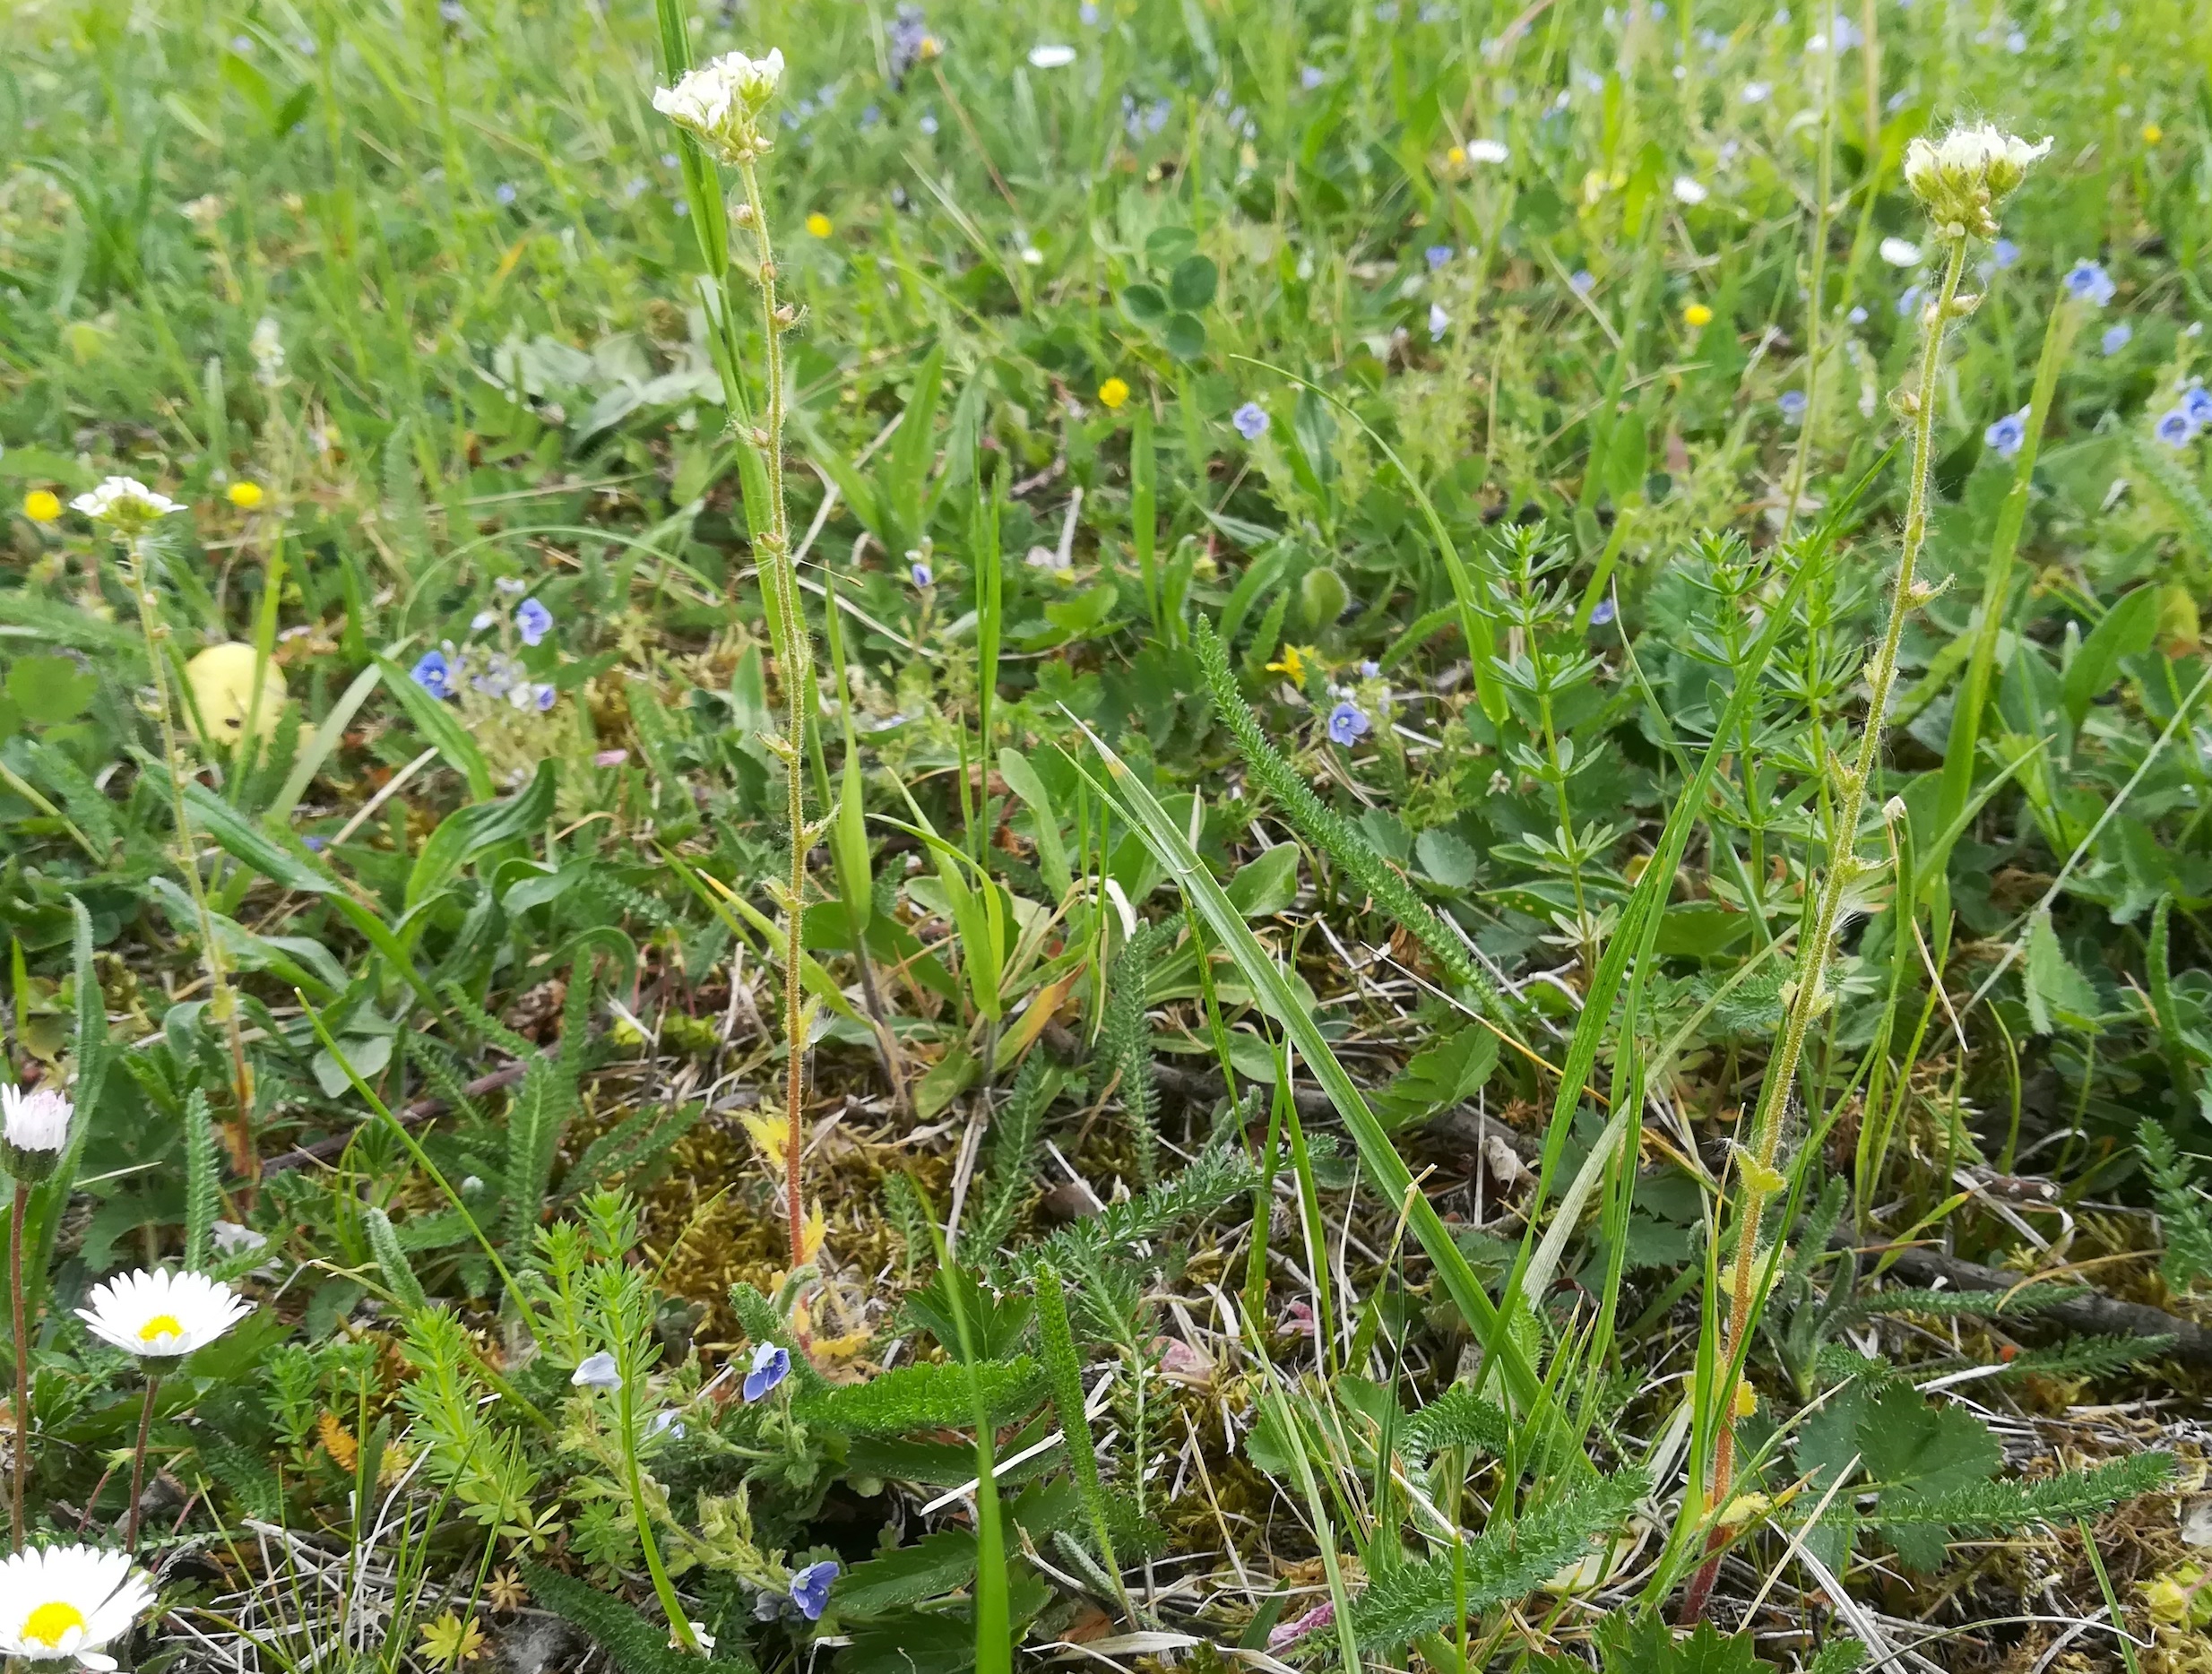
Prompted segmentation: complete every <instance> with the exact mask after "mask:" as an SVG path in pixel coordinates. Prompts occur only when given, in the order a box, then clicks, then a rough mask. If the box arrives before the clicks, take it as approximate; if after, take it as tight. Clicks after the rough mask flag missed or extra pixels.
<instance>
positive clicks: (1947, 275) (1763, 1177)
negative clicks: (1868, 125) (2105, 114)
mask: <svg viewBox="0 0 2212 1674" xmlns="http://www.w3.org/2000/svg"><path fill="white" fill-rule="evenodd" d="M1948 243H1949V246H1950V248H1949V252H1948V256H1947V257H1946V259H1945V262H1944V268H1943V285H1942V289H1941V290H1940V293H1939V294H1938V297H1937V298H1936V301H1935V303H1934V304H1933V306H1931V308H1930V309H1929V311H1928V314H1927V315H1926V317H1925V324H1924V325H1923V339H1922V342H1921V351H1920V375H1919V380H1918V382H1917V383H1916V384H1914V388H1913V390H1912V392H1911V393H1910V397H1909V400H1910V408H1909V410H1910V413H1911V417H1912V420H1913V453H1912V464H1911V471H1912V478H1911V486H1910V488H1909V489H1908V491H1907V496H1906V500H1905V537H1904V542H1903V545H1902V548H1901V549H1900V551H1899V554H1898V558H1897V584H1896V587H1895V589H1894V591H1893V592H1892V595H1891V598H1890V604H1889V621H1888V627H1887V629H1886V630H1885V631H1884V633H1883V634H1882V640H1881V645H1880V648H1879V650H1878V651H1876V652H1875V654H1874V660H1873V662H1872V664H1871V667H1870V668H1869V669H1868V673H1867V718H1866V725H1865V726H1864V728H1863V729H1862V730H1861V733H1860V736H1859V750H1858V755H1857V757H1856V758H1855V760H1854V761H1853V764H1852V765H1851V766H1850V767H1849V768H1846V769H1843V770H1841V771H1840V772H1838V773H1837V777H1838V779H1839V780H1840V781H1841V782H1840V783H1839V784H1838V786H1837V787H1836V815H1835V825H1834V831H1835V833H1836V834H1835V841H1834V846H1833V851H1832V852H1831V854H1830V856H1829V859H1828V867H1827V876H1826V877H1825V878H1824V879H1823V880H1822V883H1821V888H1820V895H1819V902H1818V904H1817V905H1816V906H1815V908H1814V910H1813V916H1812V923H1811V925H1810V933H1809V934H1808V935H1807V936H1806V937H1805V939H1804V940H1803V942H1802V944H1801V945H1800V946H1799V948H1798V953H1797V965H1796V970H1795V972H1794V974H1793V978H1792V981H1791V988H1790V989H1789V995H1790V998H1789V1005H1788V1010H1787V1011H1786V1012H1785V1013H1784V1017H1783V1023H1782V1038H1781V1040H1780V1041H1779V1042H1778V1043H1777V1045H1776V1051H1775V1057H1774V1059H1773V1061H1772V1062H1771V1063H1770V1064H1768V1066H1767V1076H1766V1081H1765V1083H1764V1084H1763V1085H1762V1086H1761V1087H1760V1089H1759V1099H1758V1109H1757V1110H1756V1112H1755V1114H1754V1116H1753V1117H1752V1124H1751V1140H1750V1144H1749V1145H1748V1146H1746V1147H1744V1149H1743V1151H1742V1153H1741V1158H1740V1165H1741V1166H1740V1167H1739V1168H1738V1169H1737V1181H1738V1186H1737V1192H1738V1198H1737V1211H1736V1247H1735V1256H1734V1260H1733V1262H1732V1265H1731V1270H1730V1280H1729V1286H1728V1316H1727V1336H1726V1339H1725V1347H1726V1350H1727V1352H1726V1354H1725V1356H1724V1364H1725V1368H1726V1375H1725V1376H1723V1377H1721V1378H1720V1379H1719V1380H1718V1381H1719V1387H1718V1388H1717V1389H1716V1390H1715V1392H1714V1398H1715V1402H1716V1410H1717V1412H1718V1424H1719V1430H1718V1433H1717V1435H1716V1436H1715V1441H1714V1452H1713V1478H1712V1486H1711V1488H1710V1490H1709V1491H1708V1493H1707V1499H1706V1503H1707V1507H1708V1508H1709V1509H1711V1510H1713V1511H1716V1512H1717V1511H1720V1510H1722V1509H1724V1508H1725V1506H1727V1504H1728V1490H1729V1484H1730V1481H1731V1480H1732V1477H1733V1474H1734V1466H1735V1402H1736V1379H1737V1377H1739V1376H1741V1373H1740V1372H1739V1371H1738V1369H1737V1368H1740V1367H1741V1363H1742V1359H1743V1353H1744V1350H1745V1348H1746V1346H1747V1343H1746V1336H1747V1333H1749V1331H1750V1325H1751V1307H1752V1293H1753V1289H1754V1286H1753V1270H1754V1268H1755V1267H1756V1265H1757V1264H1758V1224H1759V1217H1760V1216H1761V1215H1762V1214H1763V1213H1764V1212H1765V1211H1766V1208H1767V1201H1768V1200H1769V1198H1771V1197H1772V1196H1773V1195H1775V1194H1776V1193H1777V1192H1778V1191H1780V1190H1781V1189H1782V1188H1783V1186H1784V1185H1785V1184H1786V1182H1785V1181H1784V1178H1783V1176H1782V1174H1781V1173H1780V1172H1779V1171H1778V1170H1777V1169H1776V1167H1775V1161H1776V1154H1777V1153H1778V1152H1779V1151H1780V1149H1781V1143H1782V1129H1783V1118H1784V1115H1785V1113H1786V1112H1787V1110H1788V1109H1789V1101H1790V1095H1791V1093H1792V1092H1793V1091H1794V1088H1795V1085H1796V1081H1797V1070H1798V1065H1799V1063H1800V1061H1801V1060H1802V1057H1803V1056H1804V1050H1805V1041H1806V1039H1807V1037H1808V1036H1809V1035H1810V1033H1811V1031H1812V1026H1813V1024H1814V1023H1815V1022H1817V1021H1818V1020H1819V1018H1820V1017H1821V1016H1823V1015H1825V1014H1827V1010H1828V1008H1829V1006H1830V1005H1832V1004H1833V998H1834V997H1833V996H1832V995H1831V994H1830V993H1829V991H1828V988H1827V965H1828V956H1829V954H1830V953H1831V951H1832V950H1833V948H1834V945H1835V941H1836V928H1837V927H1838V924H1839V923H1840V921H1841V919H1842V916H1843V907H1844V897H1845V893H1846V892H1847V891H1848V890H1849V889H1850V887H1851V885H1852V884H1853V882H1854V881H1856V880H1857V879H1858V878H1860V877H1862V876H1863V875H1864V872H1865V867H1863V866H1862V863H1861V861H1860V860H1859V858H1858V837H1859V817H1860V814H1861V812H1862V808H1863V807H1864V806H1865V801H1866V788H1867V785H1868V784H1869V782H1870V781H1871V780H1872V778H1873V776H1874V772H1875V770H1876V768H1877V767H1878V766H1879V764H1880V750H1881V740H1882V731H1883V728H1882V717H1883V715H1884V714H1885V712H1887V711H1888V706H1889V689H1890V687H1891V686H1892V685H1893V684H1894V683H1895V682H1896V679H1897V645H1898V642H1899V641H1900V640H1902V639H1903V637H1904V634H1905V618H1906V617H1908V616H1909V615H1910V614H1911V613H1912V611H1913V610H1914V608H1915V607H1916V606H1918V605H1920V604H1922V603H1923V602H1924V601H1925V600H1926V598H1927V597H1928V593H1927V591H1925V590H1923V589H1921V588H1918V587H1916V586H1915V584H1914V579H1913V571H1914V565H1915V563H1916V562H1917V561H1918V559H1919V557H1920V549H1921V548H1922V547H1923V545H1924V544H1925V543H1926V540H1927V538H1928V476H1929V471H1930V469H1931V463H1932V456H1933V450H1934V432H1935V404H1936V399H1937V394H1938V391H1937V388H1936V375H1937V372H1938V370H1939V367H1940V358H1941V354H1942V349H1943V334H1944V331H1945V329H1946V327H1947V326H1948V324H1949V323H1950V320H1951V317H1952V312H1953V309H1954V307H1955V306H1956V305H1957V297H1958V280H1959V275H1960V274H1961V273H1962V272H1965V270H1966V237H1965V236H1964V233H1963V232H1962V233H1961V234H1960V235H1959V236H1957V237H1953V238H1951V239H1949V240H1948ZM1898 910H1904V904H1903V903H1902V902H1900V903H1899V908H1898ZM1712 1539H1713V1540H1714V1541H1715V1542H1716V1543H1717V1541H1718V1540H1721V1539H1724V1530H1723V1529H1722V1528H1721V1527H1720V1526H1718V1525H1716V1526H1715V1530H1714V1532H1713V1536H1712ZM1711 1552H1712V1555H1711V1556H1710V1557H1708V1558H1707V1560H1706V1562H1705V1564H1704V1565H1703V1566H1702V1567H1700V1568H1699V1570H1698V1574H1697V1576H1696V1577H1695V1579H1693V1580H1692V1582H1691V1583H1690V1587H1689V1594H1688V1596H1687V1597H1686V1598H1685V1600H1684V1601H1683V1609H1682V1617H1683V1619H1684V1620H1685V1621H1692V1622H1694V1621H1696V1620H1697V1619H1698V1617H1699V1615H1701V1614H1702V1613H1703V1611H1704V1609H1705V1601H1706V1599H1707V1596H1708V1595H1709V1594H1710V1593H1711V1592H1712V1588H1713V1581H1714V1577H1715V1575H1716V1574H1717V1572H1718V1569H1719V1563H1720V1558H1719V1552H1718V1549H1717V1544H1715V1546H1714V1547H1713V1548H1712V1549H1711Z"/></svg>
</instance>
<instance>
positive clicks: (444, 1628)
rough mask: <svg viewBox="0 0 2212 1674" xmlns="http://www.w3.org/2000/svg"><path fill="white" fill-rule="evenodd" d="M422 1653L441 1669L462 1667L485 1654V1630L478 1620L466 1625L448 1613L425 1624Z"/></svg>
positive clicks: (470, 1620) (467, 1622) (470, 1619)
mask: <svg viewBox="0 0 2212 1674" xmlns="http://www.w3.org/2000/svg"><path fill="white" fill-rule="evenodd" d="M422 1653H423V1655H424V1656H425V1657H427V1658H428V1660H429V1661H432V1662H433V1663H435V1664H436V1665H437V1666H438V1667H439V1668H447V1669H450V1668H458V1667H460V1666H461V1664H462V1663H463V1662H468V1661H473V1660H474V1659H476V1658H478V1657H480V1656H482V1655H483V1654H484V1630H483V1629H482V1628H480V1627H478V1626H477V1625H476V1618H473V1617H471V1618H469V1619H468V1620H467V1621H465V1622H464V1621H462V1619H461V1618H460V1617H458V1616H456V1615H455V1614H454V1612H453V1611H451V1610H448V1611H446V1612H445V1615H443V1616H441V1617H439V1618H437V1620H436V1621H434V1622H426V1623H425V1624H424V1625H423V1629H422Z"/></svg>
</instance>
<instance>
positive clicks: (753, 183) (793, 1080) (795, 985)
mask: <svg viewBox="0 0 2212 1674" xmlns="http://www.w3.org/2000/svg"><path fill="white" fill-rule="evenodd" d="M738 173H739V177H740V178H741V179H742V180H743V181H744V183H745V202H746V205H747V208H748V209H749V210H750V211H751V214H750V215H749V216H748V217H747V220H748V221H749V224H750V226H751V228H752V232H753V248H754V253H755V255H756V257H757V258H758V267H757V269H756V278H757V279H758V280H759V283H760V312H761V325H762V334H763V336H764V337H765V339H766V341H767V355H768V366H767V375H766V377H767V384H768V406H767V410H766V412H765V414H764V415H763V419H764V423H763V424H762V427H761V429H762V434H763V436H764V437H765V440H761V441H760V442H759V445H760V449H761V453H762V454H763V456H764V457H763V461H762V462H763V463H764V464H765V466H766V468H767V472H768V507H767V510H768V533H767V535H766V536H765V538H764V539H760V540H758V541H756V543H755V544H756V546H757V548H759V554H760V560H761V563H760V574H761V578H762V581H763V582H764V583H765V586H766V588H767V589H768V592H769V596H770V598H771V599H772V600H773V605H774V608H773V610H772V611H771V613H770V614H771V616H772V617H773V623H772V626H773V629H774V632H775V636H776V663H777V667H778V669H779V672H780V673H781V674H782V682H783V738H782V741H781V743H780V745H779V746H778V750H777V753H778V754H779V755H782V757H783V780H784V785H785V788H786V793H787V796H788V798H789V802H788V806H787V807H786V809H785V814H786V816H787V818H788V819H789V821H790V824H791V871H790V875H789V876H788V877H787V878H786V880H785V888H786V890H787V891H788V892H789V893H788V894H787V896H786V898H785V901H784V903H783V912H784V933H783V1032H784V1042H785V1046H786V1048H787V1049H788V1051H789V1053H790V1062H789V1067H788V1069H787V1071H786V1074H785V1076H784V1082H783V1110H784V1116H785V1118H786V1126H785V1132H784V1151H783V1177H784V1210H785V1213H786V1215H787V1217H788V1219H789V1221H790V1231H791V1271H792V1272H794V1273H796V1272H797V1271H798V1270H799V1268H801V1267H803V1266H805V1265H806V1264H807V1212H806V1201H805V1196H804V1194H803V1193H802V1192H801V1190H800V1186H799V1152H800V1150H801V1148H802V1147H803V1145H804V1144H805V1141H806V1094H807V1040H806V1035H807V1016H806V1003H805V990H804V988H803V987H802V985H801V983H800V981H799V971H800V969H801V967H802V964H803V962H804V960H805V958H806V953H805V936H804V932H805V922H806V915H805V906H806V890H807V848H808V843H807V796H806V775H805V774H804V773H803V772H801V771H800V754H801V752H802V751H803V750H804V749H805V747H806V742H807V712H808V702H807V699H808V692H809V691H810V689H811V683H812V681H813V678H814V664H813V653H812V647H811V646H810V645H809V644H808V641H807V618H806V615H805V612H804V608H803V607H802V606H801V604H800V601H799V578H798V574H797V572H796V570H795V569H794V567H793V565H792V562H791V513H790V512H789V511H788V510H787V509H786V508H785V506H784V504H783V332H784V322H783V321H782V320H781V319H779V318H778V317H777V307H776V267H775V252H774V250H773V247H772V246H770V244H769V241H768V205H767V203H766V201H765V199H764V198H763V197H762V196H761V191H760V177H759V175H758V174H757V173H756V171H755V169H754V168H753V165H752V163H751V162H749V161H747V162H744V163H740V164H739V166H738Z"/></svg>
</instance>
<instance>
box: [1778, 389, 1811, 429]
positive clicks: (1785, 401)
mask: <svg viewBox="0 0 2212 1674" xmlns="http://www.w3.org/2000/svg"><path fill="white" fill-rule="evenodd" d="M1775 405H1776V406H1777V407H1779V408H1781V409H1782V416H1783V417H1784V419H1788V420H1789V421H1790V422H1791V423H1792V424H1797V423H1799V422H1800V421H1802V419H1804V417H1805V392H1804V391H1802V390H1784V391H1783V392H1782V395H1781V398H1780V399H1779V400H1777V401H1776V402H1775Z"/></svg>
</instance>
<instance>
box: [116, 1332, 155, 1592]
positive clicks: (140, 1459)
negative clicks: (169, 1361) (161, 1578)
mask: <svg viewBox="0 0 2212 1674" xmlns="http://www.w3.org/2000/svg"><path fill="white" fill-rule="evenodd" d="M160 1387H161V1374H160V1373H159V1372H156V1371H148V1372H147V1374H146V1404H145V1405H144V1406H143V1407H141V1408H140V1409H139V1412H138V1451H137V1452H136V1453H134V1454H132V1455H131V1509H130V1514H129V1516H128V1518H127V1520H126V1521H125V1524H124V1529H123V1549H124V1550H125V1551H126V1552H135V1551H137V1550H138V1502H139V1496H140V1495H141V1494H142V1493H143V1492H144V1490H145V1486H146V1443H147V1441H148V1439H149V1438H150V1437H151V1436H152V1435H153V1398H154V1395H155V1394H156V1392H157V1391H159V1390H160Z"/></svg>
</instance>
